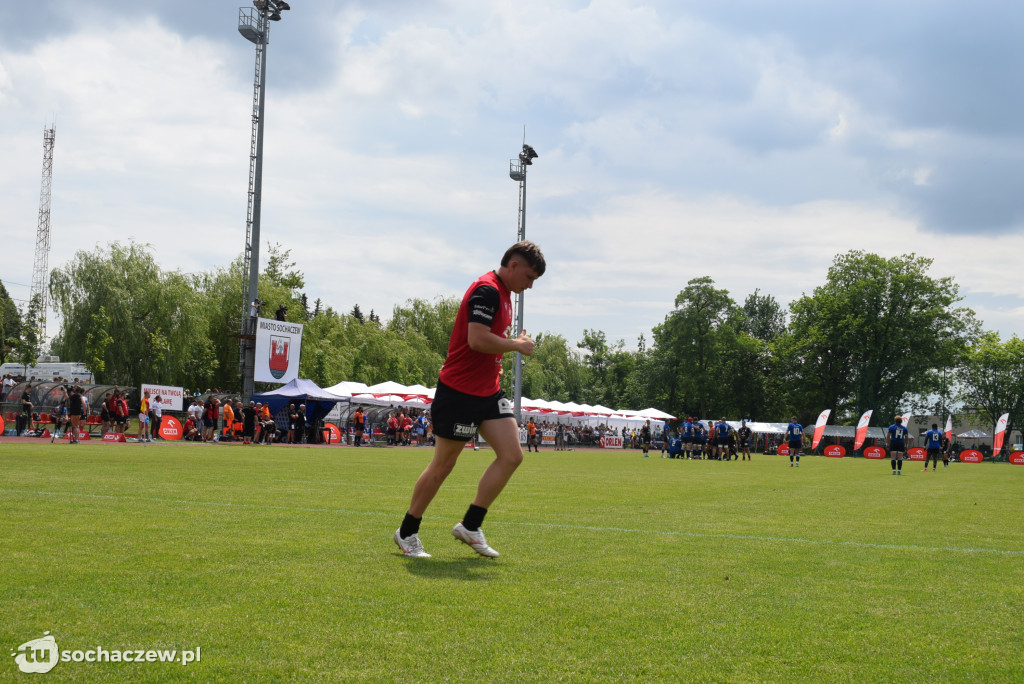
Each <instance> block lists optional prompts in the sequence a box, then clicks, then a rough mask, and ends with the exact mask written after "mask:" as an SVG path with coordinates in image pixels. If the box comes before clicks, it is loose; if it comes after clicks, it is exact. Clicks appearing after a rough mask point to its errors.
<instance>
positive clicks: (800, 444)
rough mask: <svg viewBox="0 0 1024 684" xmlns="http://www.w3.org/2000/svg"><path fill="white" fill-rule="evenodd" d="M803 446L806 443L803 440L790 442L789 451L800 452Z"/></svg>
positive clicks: (792, 452)
mask: <svg viewBox="0 0 1024 684" xmlns="http://www.w3.org/2000/svg"><path fill="white" fill-rule="evenodd" d="M803 448H804V443H803V442H790V443H789V453H791V454H799V453H800V450H801V449H803Z"/></svg>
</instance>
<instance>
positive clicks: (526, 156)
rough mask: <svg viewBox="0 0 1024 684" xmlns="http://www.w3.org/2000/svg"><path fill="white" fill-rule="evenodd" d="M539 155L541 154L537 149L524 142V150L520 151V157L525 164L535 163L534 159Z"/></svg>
mask: <svg viewBox="0 0 1024 684" xmlns="http://www.w3.org/2000/svg"><path fill="white" fill-rule="evenodd" d="M539 156H540V155H539V154H537V150H535V149H533V148H532V147H530V146H529V145H526V144H523V151H522V152H520V153H519V159H520V160H521V161H522V162H523V163H524V164H533V160H534V159H536V158H537V157H539Z"/></svg>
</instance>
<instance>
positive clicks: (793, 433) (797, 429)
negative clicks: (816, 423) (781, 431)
mask: <svg viewBox="0 0 1024 684" xmlns="http://www.w3.org/2000/svg"><path fill="white" fill-rule="evenodd" d="M786 436H787V437H788V438H789V443H790V444H791V445H794V446H795V445H797V444H803V441H804V426H803V425H801V424H800V423H790V424H789V425H788V426H787V427H786Z"/></svg>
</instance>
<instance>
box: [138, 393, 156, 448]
mask: <svg viewBox="0 0 1024 684" xmlns="http://www.w3.org/2000/svg"><path fill="white" fill-rule="evenodd" d="M135 439H137V440H138V441H140V442H152V441H153V438H152V437H150V436H149V391H148V390H147V391H146V392H144V393H143V394H142V400H141V401H140V402H139V431H138V432H137V433H136V434H135Z"/></svg>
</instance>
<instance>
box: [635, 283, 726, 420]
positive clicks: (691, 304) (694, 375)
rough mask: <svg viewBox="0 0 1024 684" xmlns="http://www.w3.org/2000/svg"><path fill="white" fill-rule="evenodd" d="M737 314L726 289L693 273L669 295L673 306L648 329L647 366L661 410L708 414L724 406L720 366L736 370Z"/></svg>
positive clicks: (724, 378)
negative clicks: (673, 297)
mask: <svg viewBox="0 0 1024 684" xmlns="http://www.w3.org/2000/svg"><path fill="white" fill-rule="evenodd" d="M741 322H742V314H741V312H740V310H739V308H738V307H737V306H736V303H735V302H734V301H733V300H732V298H731V297H730V296H729V292H728V291H727V290H721V289H717V288H715V286H714V281H713V280H712V279H711V278H709V277H707V276H704V277H701V278H694V279H692V280H690V282H689V283H687V286H686V288H685V289H684V290H683V291H682V292H680V293H679V295H678V296H677V297H676V300H675V309H674V310H673V311H672V312H671V313H669V315H668V316H666V317H665V322H664V323H662V324H660V325H658V326H655V328H654V350H653V358H652V370H653V371H654V372H655V373H656V377H657V380H656V382H657V383H658V384H659V386H660V387H659V389H660V391H659V392H658V396H659V397H662V398H663V401H664V405H667V406H669V407H671V408H667V409H665V410H667V411H669V412H670V413H675V415H688V414H693V415H700V416H711V415H717V414H719V413H722V412H723V411H726V410H727V409H728V408H730V407H729V406H728V403H729V398H728V397H729V396H730V395H731V394H732V391H731V388H730V387H729V384H728V377H727V374H726V371H725V370H724V368H725V366H726V364H728V363H729V362H730V361H732V363H733V366H734V372H733V375H735V374H736V372H739V371H741V370H742V369H740V368H738V367H736V364H738V363H741V362H742V358H741V356H742V355H739V352H738V349H737V346H738V345H739V341H738V338H739V337H740V336H741V335H743V334H744V333H742V331H741V330H740V326H741Z"/></svg>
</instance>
